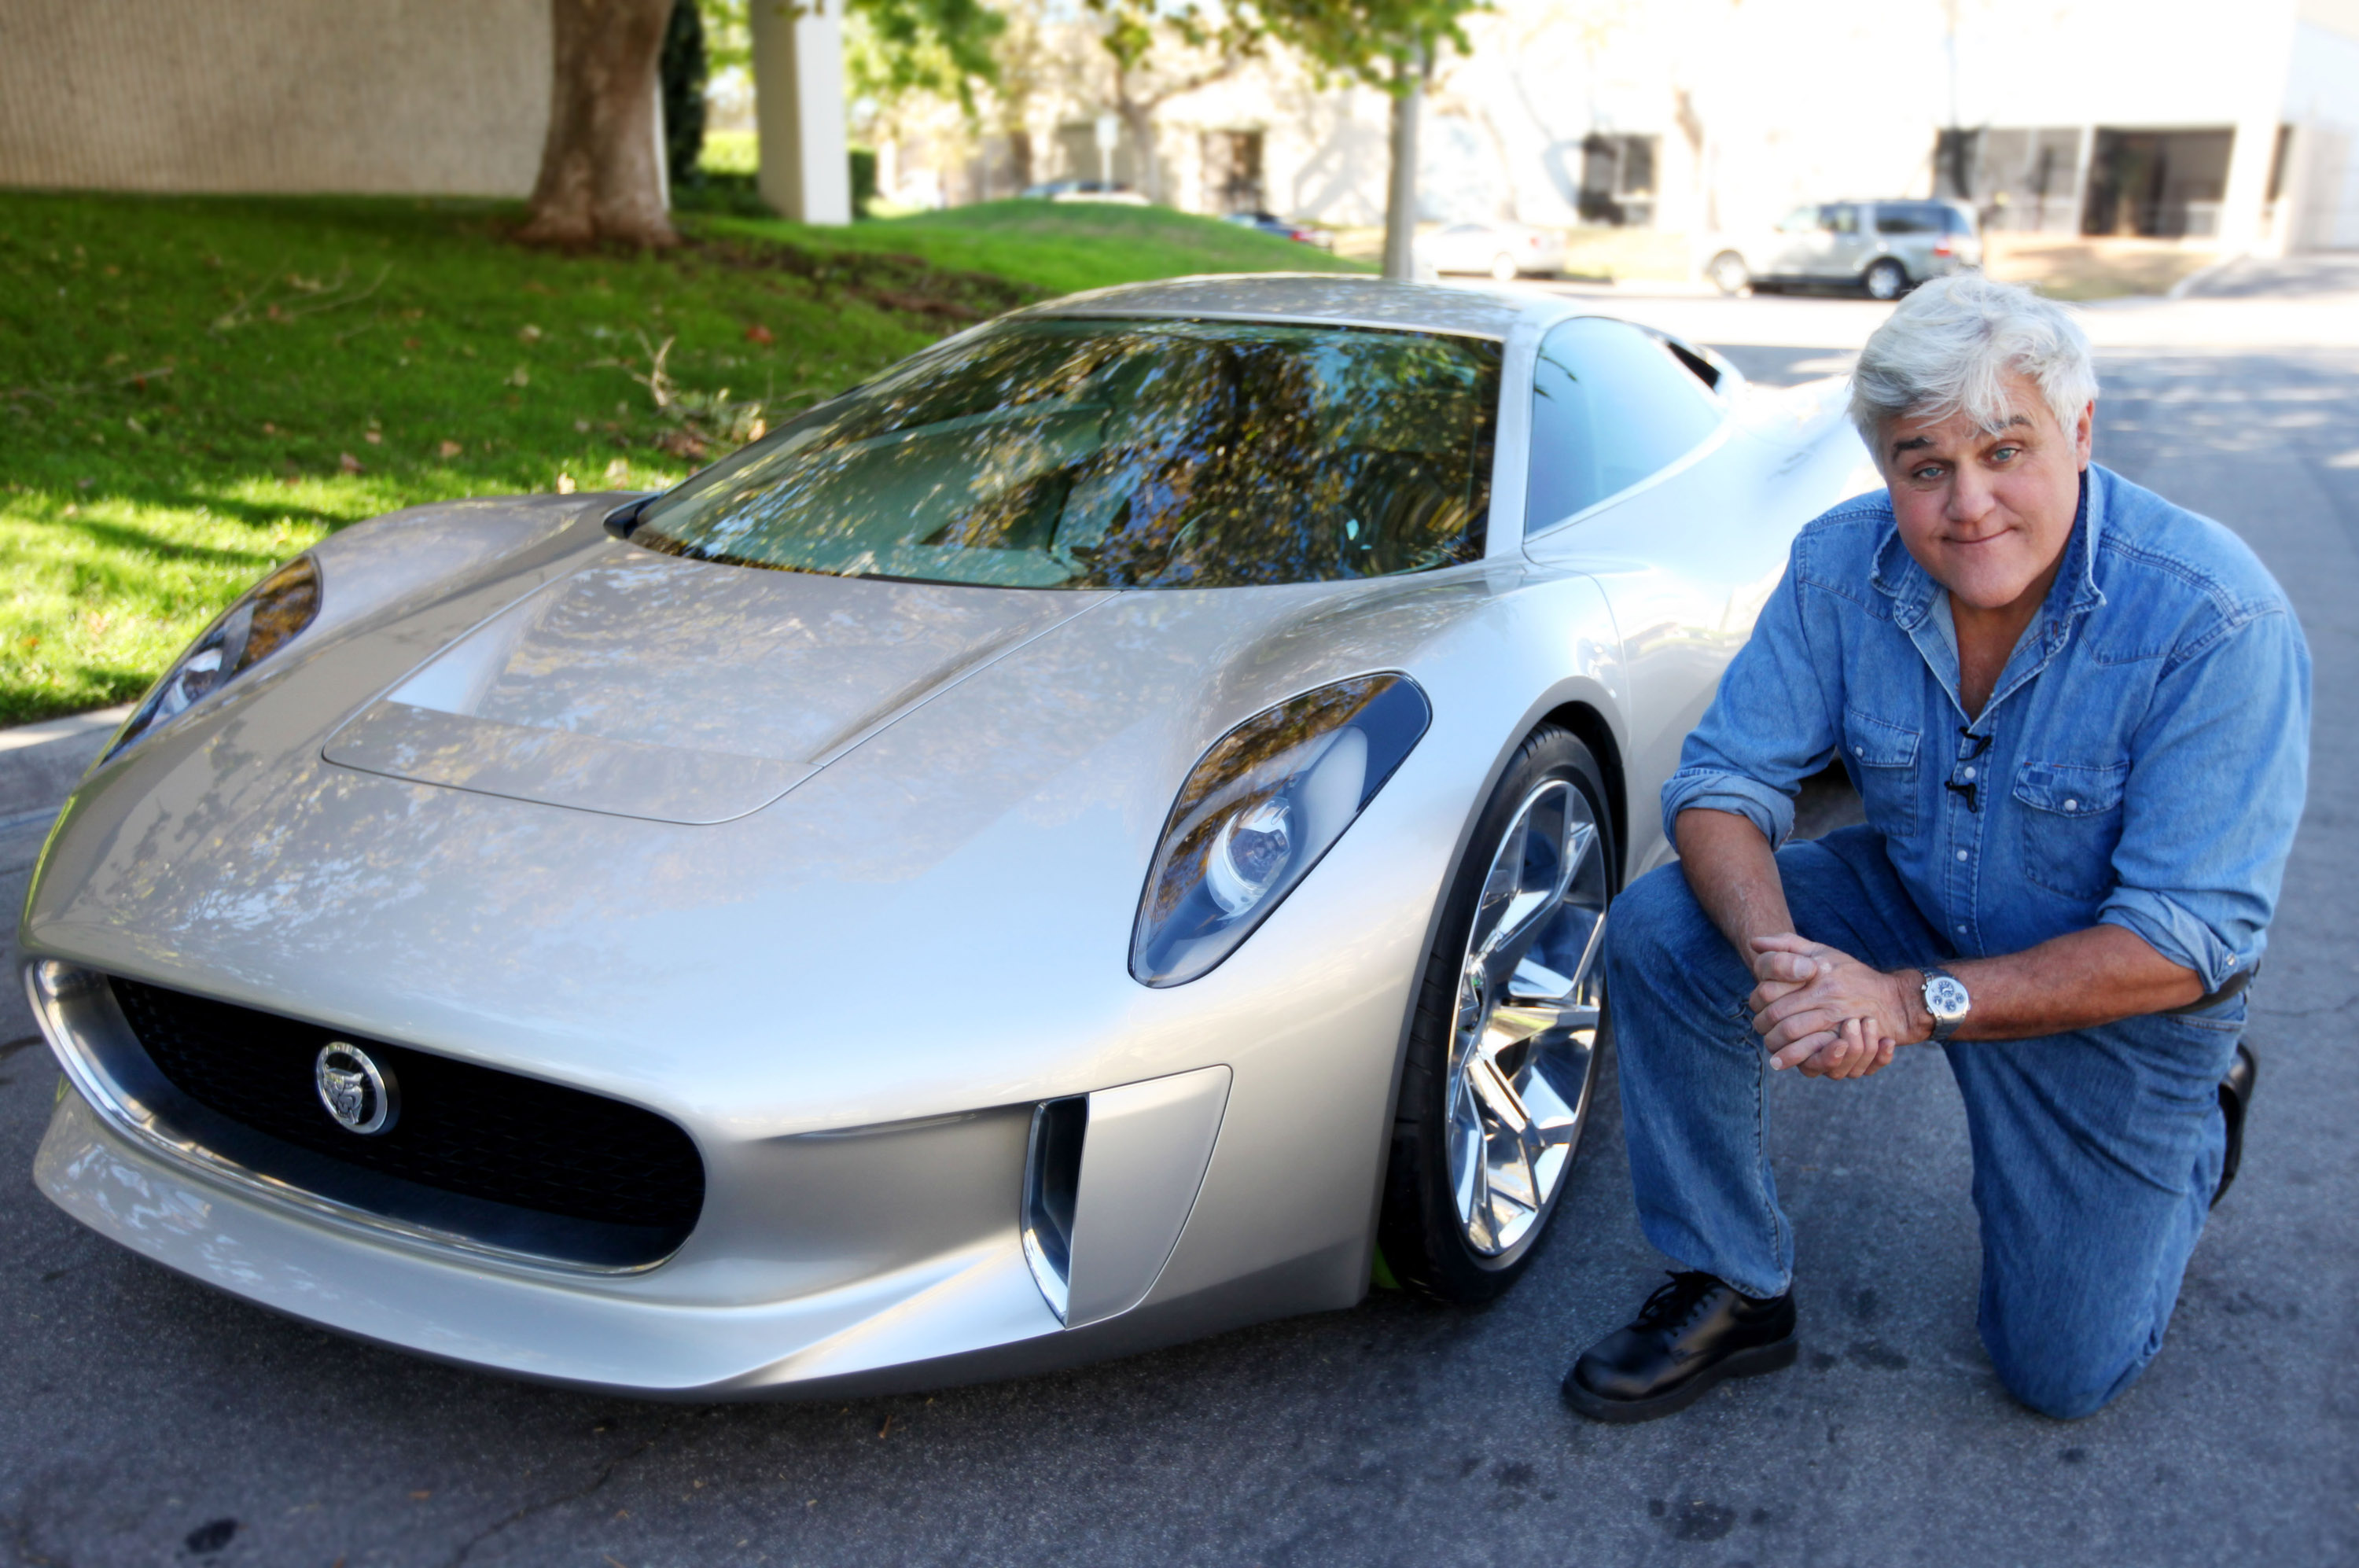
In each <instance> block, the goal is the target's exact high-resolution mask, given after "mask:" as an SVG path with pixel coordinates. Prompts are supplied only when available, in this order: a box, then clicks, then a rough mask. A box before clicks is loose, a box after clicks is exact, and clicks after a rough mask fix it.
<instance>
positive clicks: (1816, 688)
mask: <svg viewBox="0 0 2359 1568" xmlns="http://www.w3.org/2000/svg"><path fill="white" fill-rule="evenodd" d="M1809 540H1810V533H1809V532H1808V531H1807V530H1805V531H1804V532H1803V533H1802V534H1801V535H1800V536H1799V537H1798V538H1797V539H1795V541H1794V552H1793V555H1792V556H1791V557H1790V558H1789V559H1788V561H1787V565H1786V574H1785V576H1784V577H1782V578H1780V579H1779V580H1778V583H1777V588H1776V590H1775V591H1773V592H1772V593H1770V595H1769V602H1768V603H1767V604H1765V605H1763V606H1762V609H1761V617H1760V619H1759V620H1758V621H1757V622H1756V624H1755V626H1754V628H1753V636H1752V638H1751V640H1750V641H1748V642H1746V643H1745V646H1744V647H1743V648H1740V649H1738V650H1737V655H1736V657H1735V658H1734V659H1732V660H1731V661H1730V662H1729V666H1728V669H1727V670H1726V671H1725V672H1724V673H1723V675H1722V676H1721V679H1720V690H1719V691H1717V692H1715V693H1714V694H1713V696H1712V706H1711V707H1709V708H1707V709H1705V710H1704V715H1703V719H1702V721H1701V723H1700V724H1697V725H1696V727H1695V730H1694V732H1693V733H1692V734H1690V735H1689V736H1688V738H1687V744H1686V745H1685V746H1682V747H1681V748H1680V768H1679V771H1678V772H1676V773H1674V774H1672V775H1671V777H1670V779H1669V780H1668V781H1667V782H1665V784H1664V785H1663V832H1664V833H1665V834H1667V835H1668V836H1669V838H1670V839H1671V841H1672V842H1673V843H1675V844H1676V843H1677V842H1678V840H1679V817H1680V812H1681V811H1693V810H1703V811H1727V812H1730V813H1732V814H1733V815H1735V816H1740V817H1743V818H1745V820H1747V821H1748V822H1752V824H1753V825H1754V826H1755V827H1756V828H1759V829H1760V830H1761V833H1762V836H1764V837H1765V838H1767V840H1768V841H1769V844H1770V846H1771V847H1772V848H1775V847H1777V845H1779V844H1784V843H1785V842H1786V840H1787V839H1788V837H1790V836H1791V835H1792V833H1793V832H1794V797H1795V795H1796V793H1797V792H1798V791H1799V789H1801V783H1802V780H1803V779H1806V778H1808V777H1809V776H1810V774H1811V773H1813V772H1815V771H1816V770H1817V769H1819V768H1822V767H1824V766H1825V765H1826V762H1827V759H1828V758H1829V757H1832V755H1833V754H1834V747H1835V742H1836V740H1837V735H1836V725H1835V721H1834V717H1833V715H1834V714H1835V713H1841V712H1842V706H1841V702H1840V701H1839V700H1835V701H1833V702H1832V705H1831V701H1830V693H1829V692H1828V691H1827V690H1826V687H1825V684H1824V682H1825V681H1828V680H1829V679H1835V680H1840V678H1841V676H1840V671H1841V660H1840V659H1838V658H1837V657H1836V656H1835V650H1833V649H1828V650H1825V651H1826V657H1824V658H1814V657H1813V653H1814V650H1813V649H1812V648H1811V646H1810V627H1809V625H1808V617H1807V615H1806V614H1805V610H1806V606H1805V604H1804V600H1803V594H1804V593H1806V592H1808V590H1807V589H1806V587H1805V586H1804V584H1803V583H1802V580H1801V578H1802V573H1801V570H1800V566H1801V561H1802V558H1803V551H1804V550H1806V549H1807V548H1808V544H1809Z"/></svg>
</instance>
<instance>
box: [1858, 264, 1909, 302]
mask: <svg viewBox="0 0 2359 1568" xmlns="http://www.w3.org/2000/svg"><path fill="white" fill-rule="evenodd" d="M1860 283H1861V286H1862V287H1863V288H1864V289H1866V290H1867V297H1868V298H1869V299H1899V298H1900V296H1901V295H1903V294H1905V293H1907V292H1908V273H1907V272H1906V271H1904V270H1902V268H1901V266H1900V264H1899V263H1898V262H1897V261H1895V260H1893V259H1892V258H1891V257H1890V256H1886V257H1885V258H1884V259H1883V260H1882V261H1879V262H1877V263H1876V264H1875V266H1873V267H1869V268H1868V269H1867V273H1866V276H1864V278H1861V279H1860Z"/></svg>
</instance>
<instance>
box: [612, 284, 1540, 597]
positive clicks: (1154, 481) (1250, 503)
mask: <svg viewBox="0 0 2359 1568" xmlns="http://www.w3.org/2000/svg"><path fill="white" fill-rule="evenodd" d="M1498 391H1499V345H1498V344H1496V343H1490V342H1486V341H1482V340H1477V339H1470V338H1459V337H1449V336H1440V335H1433V334H1427V333H1418V332H1375V331H1367V330H1362V329H1356V328H1339V327H1317V326H1281V325H1259V324H1238V323H1233V322H1194V321H1058V320H1054V319H1050V320H1032V321H1008V322H1003V323H1001V324H999V325H996V326H994V327H990V328H986V329H984V331H982V332H976V333H973V334H970V335H968V336H965V337H962V338H958V339H953V340H952V341H951V342H950V343H945V344H943V345H941V346H940V348H938V349H936V350H934V351H933V352H931V353H929V354H920V355H919V356H918V357H917V358H916V359H913V360H911V361H909V362H908V364H906V365H902V366H901V367H900V368H898V369H897V370H896V371H894V372H892V373H891V374H889V375H888V376H886V377H884V378H883V379H881V380H879V381H877V382H876V383H875V384H874V385H872V386H870V387H864V388H862V389H861V390H859V391H857V392H854V393H852V394H850V395H849V396H847V397H842V398H839V399H837V400H836V401H835V402H833V403H830V404H827V405H824V406H823V407H821V408H815V409H813V410H812V411H811V412H810V413H809V414H807V415H805V416H803V417H802V418H801V419H797V420H795V421H794V422H793V423H791V424H788V425H787V426H786V427H784V428H783V429H781V430H778V431H777V432H776V433H775V434H773V435H772V436H770V437H769V438H767V439H766V440H764V441H757V442H756V443H755V444H754V445H752V446H750V447H748V448H746V449H745V451H743V452H738V453H737V454H736V455H734V457H731V458H729V459H727V460H726V461H724V462H723V463H717V464H715V465H714V466H713V467H712V468H710V469H707V470H706V471H705V472H704V473H703V474H699V475H697V476H696V477H695V478H693V479H691V480H690V481H689V482H688V483H687V484H686V485H681V486H680V487H679V489H677V490H675V491H673V492H671V493H670V494H669V495H665V496H662V497H660V498H658V500H656V501H655V502H653V503H652V504H650V505H649V506H648V507H647V510H646V511H645V512H644V513H643V514H642V515H641V517H640V519H639V521H638V524H637V526H636V528H633V530H632V532H631V539H632V540H633V542H635V543H639V544H644V545H647V546H648V547H649V548H651V549H655V550H664V551H667V552H669V553H671V554H676V555H683V556H688V557H690V558H693V559H697V560H704V561H729V562H733V563H735V564H739V565H745V566H766V567H775V568H781V569H785V570H788V571H799V572H830V573H833V574H836V575H841V576H882V577H897V578H906V579H915V580H918V581H922V582H929V583H982V584H992V585H996V586H1004V587H1025V588H1182V587H1185V588H1215V587H1229V586H1236V585H1241V584H1249V583H1315V582H1327V581H1332V580H1335V579H1339V578H1353V577H1375V576H1383V575H1387V574H1390V573H1394V572H1420V571H1424V570H1427V569H1429V568H1431V567H1436V566H1446V565H1451V564H1453V563H1455V562H1459V561H1473V560H1475V559H1477V558H1479V557H1480V556H1481V555H1482V553H1483V528H1484V514H1485V511H1486V509H1487V507H1488V505H1489V489H1490V467H1491V440H1492V430H1493V424H1494V420H1495V409H1496V407H1497V404H1498Z"/></svg>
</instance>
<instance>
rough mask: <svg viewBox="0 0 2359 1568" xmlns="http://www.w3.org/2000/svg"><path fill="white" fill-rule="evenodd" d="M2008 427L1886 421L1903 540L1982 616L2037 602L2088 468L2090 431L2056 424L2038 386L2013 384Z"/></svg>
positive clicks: (2085, 419) (1883, 455) (2013, 379)
mask: <svg viewBox="0 0 2359 1568" xmlns="http://www.w3.org/2000/svg"><path fill="white" fill-rule="evenodd" d="M2006 388H2007V406H2008V408H2009V418H2008V419H2007V422H2006V424H2005V425H2003V426H2001V427H2000V428H1999V429H1998V430H1984V429H1982V428H1981V427H1980V426H1978V425H1976V424H1975V423H1974V421H1973V419H1970V418H1969V417H1968V416H1966V415H1964V414H1962V413H1961V414H1952V415H1951V416H1950V417H1949V418H1948V419H1939V420H1934V419H1911V418H1908V417H1906V416H1903V417H1902V418H1899V419H1890V420H1887V421H1886V423H1885V427H1884V435H1883V439H1882V441H1881V442H1880V450H1879V451H1878V452H1876V454H1875V460H1876V463H1877V465H1878V466H1879V467H1880V468H1882V469H1883V471H1884V482H1885V484H1886V485H1889V486H1890V487H1891V491H1892V512H1893V516H1894V517H1897V518H1898V519H1899V523H1900V542H1901V543H1902V544H1904V545H1906V546H1908V553H1909V554H1910V555H1913V556H1915V557H1916V558H1917V564H1918V565H1919V566H1921V567H1923V568H1924V569H1925V571H1926V573H1927V574H1928V575H1929V576H1930V577H1931V578H1932V579H1933V581H1934V582H1936V583H1940V585H1941V586H1942V587H1944V588H1947V589H1948V590H1949V591H1950V593H1951V597H1953V598H1954V599H1956V600H1958V601H1959V602H1961V603H1962V604H1968V605H1971V606H1972V607H1973V608H1975V609H1979V610H2004V609H2007V608H2010V607H2021V606H2023V605H2024V604H2025V602H2026V601H2028V602H2029V603H2030V604H2032V605H2037V604H2038V602H2039V601H2040V599H2042V598H2043V597H2044V596H2045V595H2046V594H2047V593H2048V588H2049V584H2050V583H2053V582H2055V580H2056V570H2057V567H2058V565H2059V563H2060V562H2061V561H2062V560H2063V558H2064V546H2065V544H2066V543H2067V541H2069V540H2070V539H2071V535H2072V518H2073V516H2074V515H2075V514H2076V513H2077V512H2078V511H2079V509H2080V505H2081V471H2082V469H2084V468H2086V467H2088V466H2089V425H2090V419H2091V416H2092V415H2093V413H2094V412H2095V409H2096V405H2095V404H2093V403H2092V404H2090V405H2089V407H2088V408H2083V409H2082V410H2081V417H2080V418H2079V419H2076V420H2075V421H2074V427H2075V428H2074V429H2072V430H2063V429H2060V427H2059V426H2058V425H2057V423H2056V416H2055V415H2054V414H2052V413H2050V412H2049V408H2048V403H2047V400H2046V399H2045V398H2043V397H2040V395H2039V388H2038V386H2037V385H2036V384H2035V383H2034V382H2033V381H2032V379H2031V378H2030V377H2029V376H2025V375H2022V374H2021V373H2020V372H2014V373H2010V374H2009V375H2008V376H2007V380H2006Z"/></svg>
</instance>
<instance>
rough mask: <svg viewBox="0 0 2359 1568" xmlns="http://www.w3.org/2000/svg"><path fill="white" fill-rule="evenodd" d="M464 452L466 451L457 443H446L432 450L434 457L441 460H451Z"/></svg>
mask: <svg viewBox="0 0 2359 1568" xmlns="http://www.w3.org/2000/svg"><path fill="white" fill-rule="evenodd" d="M466 450H467V449H466V448H465V447H462V446H461V445H460V444H459V443H458V442H457V441H444V442H443V443H442V444H441V445H440V446H438V447H436V448H435V449H434V455H435V456H437V457H442V458H451V457H456V456H458V455H459V454H460V453H461V452H464V451H466Z"/></svg>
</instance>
